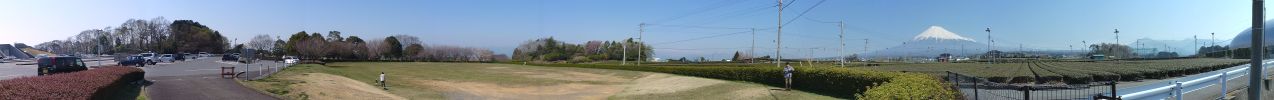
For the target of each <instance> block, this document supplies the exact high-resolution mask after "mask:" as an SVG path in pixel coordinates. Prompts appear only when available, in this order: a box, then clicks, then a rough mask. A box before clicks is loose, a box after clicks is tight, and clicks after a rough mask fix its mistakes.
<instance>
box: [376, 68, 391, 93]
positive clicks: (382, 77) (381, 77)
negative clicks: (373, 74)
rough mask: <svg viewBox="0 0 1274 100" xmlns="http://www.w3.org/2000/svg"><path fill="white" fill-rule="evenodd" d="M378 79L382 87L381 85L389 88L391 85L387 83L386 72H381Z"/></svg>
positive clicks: (383, 87) (386, 88)
mask: <svg viewBox="0 0 1274 100" xmlns="http://www.w3.org/2000/svg"><path fill="white" fill-rule="evenodd" d="M376 81H377V83H380V87H381V88H382V89H385V90H389V86H388V85H387V84H385V72H380V79H378V80H376Z"/></svg>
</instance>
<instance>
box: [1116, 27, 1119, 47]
mask: <svg viewBox="0 0 1274 100" xmlns="http://www.w3.org/2000/svg"><path fill="white" fill-rule="evenodd" d="M1115 44H1119V28H1115Z"/></svg>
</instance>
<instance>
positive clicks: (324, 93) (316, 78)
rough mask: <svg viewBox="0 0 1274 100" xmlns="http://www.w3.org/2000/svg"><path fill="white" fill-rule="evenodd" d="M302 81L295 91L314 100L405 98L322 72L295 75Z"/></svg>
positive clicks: (395, 99) (388, 99)
mask: <svg viewBox="0 0 1274 100" xmlns="http://www.w3.org/2000/svg"><path fill="white" fill-rule="evenodd" d="M294 78H296V79H297V80H300V81H304V82H301V83H299V84H297V85H296V86H295V88H294V91H295V92H299V93H303V94H305V95H306V96H307V97H309V99H315V100H357V99H363V100H407V98H403V97H399V96H396V95H393V94H390V93H389V92H385V91H384V90H381V88H379V87H375V86H372V85H369V84H365V83H363V82H358V81H357V80H354V79H349V78H345V77H342V76H337V75H332V74H324V73H304V74H301V75H298V76H296V77H294Z"/></svg>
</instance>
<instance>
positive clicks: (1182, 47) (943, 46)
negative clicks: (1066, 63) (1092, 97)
mask: <svg viewBox="0 0 1274 100" xmlns="http://www.w3.org/2000/svg"><path fill="white" fill-rule="evenodd" d="M1195 41H1196V40H1194V39H1181V40H1155V39H1149V38H1142V39H1137V40H1136V41H1135V42H1133V43H1130V44H1126V45H1128V46H1130V47H1133V48H1137V49H1138V51H1137V53H1139V54H1147V53H1154V52H1159V51H1168V52H1177V53H1178V54H1180V55H1182V56H1188V55H1194V54H1195V51H1198V47H1194V46H1195V45H1196V44H1195ZM1197 41H1198V46H1207V45H1209V44H1211V43H1210V42H1209V41H1211V40H1210V39H1199V40H1197ZM986 43H987V42H977V41H975V40H973V39H970V38H967V37H964V36H961V35H959V34H956V33H952V32H951V31H947V30H946V29H945V28H942V27H941V26H930V27H929V28H928V29H926V30H925V31H924V32H921V33H920V34H918V35H916V36H915V37H914V38H912V40H910V41H907V42H906V43H905V44H902V45H897V46H893V47H889V48H885V49H881V50H876V51H872V52H869V53H867V54H865V55H864V57H869V58H880V57H936V56H938V55H939V54H942V53H950V54H952V55H954V56H977V55H979V54H982V53H986V51H987V47H988V45H987V44H986ZM1139 44H1140V45H1139ZM1217 44H1218V45H1226V44H1222V43H1219V42H1218V43H1217ZM1086 47H1088V46H1077V47H1076V49H1079V50H1050V49H1030V48H1018V47H1017V46H1016V45H1013V44H997V45H996V46H994V47H992V49H993V50H1000V51H1003V52H1032V53H1039V54H1050V55H1061V54H1080V53H1084V52H1085V51H1082V49H1081V48H1086Z"/></svg>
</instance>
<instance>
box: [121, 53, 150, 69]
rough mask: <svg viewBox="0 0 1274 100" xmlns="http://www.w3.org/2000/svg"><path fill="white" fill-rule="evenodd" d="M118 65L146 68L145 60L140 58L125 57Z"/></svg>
mask: <svg viewBox="0 0 1274 100" xmlns="http://www.w3.org/2000/svg"><path fill="white" fill-rule="evenodd" d="M119 65H120V66H137V67H146V58H142V56H128V57H125V58H124V60H120V61H119Z"/></svg>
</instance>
